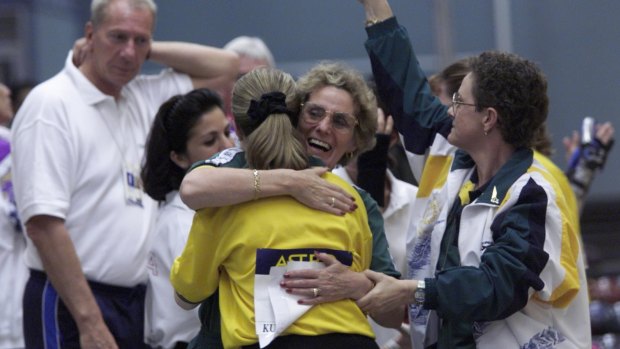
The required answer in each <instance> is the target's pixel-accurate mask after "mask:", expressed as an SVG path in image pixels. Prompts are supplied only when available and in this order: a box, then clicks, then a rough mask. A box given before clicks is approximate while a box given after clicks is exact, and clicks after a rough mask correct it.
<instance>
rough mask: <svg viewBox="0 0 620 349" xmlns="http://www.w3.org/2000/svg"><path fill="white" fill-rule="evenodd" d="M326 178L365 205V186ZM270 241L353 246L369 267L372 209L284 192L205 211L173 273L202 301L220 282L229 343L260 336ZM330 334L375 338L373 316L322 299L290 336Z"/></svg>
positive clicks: (356, 264) (278, 245) (181, 287)
mask: <svg viewBox="0 0 620 349" xmlns="http://www.w3.org/2000/svg"><path fill="white" fill-rule="evenodd" d="M324 178H325V179H326V180H328V181H329V182H331V183H335V184H337V185H339V186H340V187H342V188H344V189H345V190H346V191H347V192H348V193H349V194H350V195H352V196H353V197H355V201H356V203H358V205H360V204H361V203H362V202H363V201H362V199H361V197H360V196H359V194H358V193H357V191H356V190H355V189H354V188H352V187H351V186H349V185H348V184H347V183H345V182H344V181H343V180H342V179H340V178H338V177H337V176H336V175H333V174H331V173H327V174H325V175H324ZM262 248H270V249H282V250H288V249H307V250H308V251H313V250H315V249H332V250H340V251H347V252H350V253H351V254H352V257H353V259H352V264H351V267H350V268H351V270H353V271H363V270H365V269H367V268H368V267H369V266H370V260H371V257H372V256H371V251H372V234H371V232H370V228H369V227H368V218H367V216H366V209H365V208H364V207H358V208H357V209H356V210H355V211H354V212H353V213H348V214H346V215H344V216H336V215H333V214H329V213H326V212H321V211H317V210H314V209H311V208H308V207H306V206H305V205H303V204H301V203H299V202H297V201H296V200H294V199H293V198H291V197H289V196H278V197H272V198H265V199H261V200H256V201H251V202H246V203H242V204H238V205H234V206H228V207H222V208H207V209H203V210H200V211H198V212H197V213H196V215H195V216H194V222H193V224H192V229H191V231H190V235H189V238H188V242H187V245H186V246H185V250H184V251H183V253H182V255H181V256H179V257H178V258H177V259H176V260H175V262H174V264H173V266H172V270H171V274H170V280H171V282H172V285H173V286H174V288H175V290H176V291H177V292H178V293H179V294H180V295H182V296H183V297H184V298H185V299H187V300H188V301H190V302H195V303H198V302H200V301H202V300H204V299H205V298H207V297H208V296H209V295H211V294H212V293H213V292H214V291H215V290H216V289H217V288H218V287H219V293H220V296H219V299H220V310H221V316H222V340H223V342H224V346H225V347H226V348H235V347H239V346H242V345H249V344H253V343H256V342H257V341H258V338H257V336H256V333H255V322H254V277H255V266H256V250H257V249H262ZM310 254H311V253H310ZM296 258H299V256H297V257H296ZM307 258H312V257H311V256H308V257H307ZM326 333H350V334H360V335H365V336H369V337H374V335H373V332H372V329H371V327H370V325H369V324H368V321H367V319H366V317H365V316H364V314H363V313H362V311H361V310H360V309H359V308H358V307H357V305H356V304H355V302H353V301H352V300H342V301H338V302H332V303H327V304H321V305H318V306H314V307H312V308H311V309H310V310H309V311H308V312H306V313H305V314H304V315H303V316H302V317H301V318H299V319H298V320H297V321H296V322H295V323H293V324H292V325H291V326H290V327H289V328H287V329H286V330H285V331H284V333H283V334H282V335H287V334H297V335H307V336H312V335H319V334H326Z"/></svg>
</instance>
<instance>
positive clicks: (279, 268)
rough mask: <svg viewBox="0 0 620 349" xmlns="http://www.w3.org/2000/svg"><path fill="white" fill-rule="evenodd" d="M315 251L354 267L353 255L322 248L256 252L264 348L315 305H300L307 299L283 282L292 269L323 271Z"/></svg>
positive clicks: (258, 315)
mask: <svg viewBox="0 0 620 349" xmlns="http://www.w3.org/2000/svg"><path fill="white" fill-rule="evenodd" d="M315 251H319V252H324V253H329V254H331V255H332V256H335V257H336V258H337V259H338V261H340V263H342V264H344V265H346V266H351V265H352V264H353V254H352V253H351V252H349V251H340V250H332V249H322V248H303V249H269V248H259V249H257V250H256V269H255V276H254V319H255V329H256V335H257V336H258V343H259V346H260V347H261V348H264V347H266V346H267V345H269V343H271V342H272V341H273V340H274V339H275V338H276V337H277V336H279V335H280V334H281V333H282V332H284V330H286V329H287V328H288V327H289V326H290V325H291V324H292V323H293V322H295V321H296V320H297V319H299V318H300V317H301V316H302V315H303V314H304V313H305V312H307V311H308V310H310V308H311V306H309V305H304V304H299V303H298V302H297V301H298V300H300V299H302V298H303V297H301V296H297V295H292V294H289V293H286V292H285V291H284V289H283V288H282V287H280V282H281V281H282V280H283V278H284V273H286V272H287V271H289V270H300V269H323V268H325V265H324V264H323V263H321V262H319V261H318V260H317V259H316V256H315V254H314V252H315Z"/></svg>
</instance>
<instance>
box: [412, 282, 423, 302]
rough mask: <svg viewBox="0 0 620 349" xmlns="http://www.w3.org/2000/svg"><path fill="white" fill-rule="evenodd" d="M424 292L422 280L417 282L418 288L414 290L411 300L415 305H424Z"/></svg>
mask: <svg viewBox="0 0 620 349" xmlns="http://www.w3.org/2000/svg"><path fill="white" fill-rule="evenodd" d="M425 290H426V283H425V282H424V280H419V281H418V288H416V289H415V292H414V293H413V298H414V299H415V303H416V304H417V305H423V304H424V299H425V298H426V293H425Z"/></svg>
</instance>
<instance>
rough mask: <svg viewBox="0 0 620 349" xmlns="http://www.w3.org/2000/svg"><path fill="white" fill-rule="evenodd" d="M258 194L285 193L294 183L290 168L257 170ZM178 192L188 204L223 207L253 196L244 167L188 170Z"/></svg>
mask: <svg viewBox="0 0 620 349" xmlns="http://www.w3.org/2000/svg"><path fill="white" fill-rule="evenodd" d="M258 172H259V176H260V192H259V194H258V197H259V198H264V197H271V196H278V195H286V194H288V193H289V191H290V188H291V187H293V186H294V182H295V181H294V180H291V178H292V177H291V174H292V173H293V172H294V171H292V170H266V171H262V170H259V171H258ZM180 195H181V199H182V200H183V202H184V203H185V204H186V205H187V206H188V207H190V208H192V209H194V210H198V209H201V208H206V207H223V206H229V205H235V204H239V203H243V202H247V201H251V200H254V198H255V195H256V190H255V187H254V174H253V171H252V170H248V169H233V168H222V167H220V168H212V167H204V168H203V167H199V168H196V169H194V170H193V171H191V172H190V173H188V174H187V175H186V176H185V178H184V179H183V183H182V184H181V189H180Z"/></svg>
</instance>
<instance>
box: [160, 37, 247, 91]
mask: <svg viewBox="0 0 620 349" xmlns="http://www.w3.org/2000/svg"><path fill="white" fill-rule="evenodd" d="M150 59H151V60H153V61H155V62H157V63H161V64H163V65H165V66H168V67H171V68H173V69H175V70H177V71H179V72H182V73H185V74H188V75H190V76H191V77H192V80H200V79H204V80H209V79H216V78H224V79H225V80H231V81H232V80H234V79H235V78H236V77H237V73H238V71H239V57H238V55H237V54H236V53H233V52H229V51H226V50H222V49H218V48H215V47H210V46H204V45H199V44H194V43H188V42H174V41H154V42H153V43H152V44H151V54H150Z"/></svg>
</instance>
